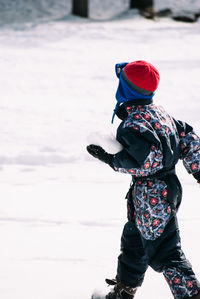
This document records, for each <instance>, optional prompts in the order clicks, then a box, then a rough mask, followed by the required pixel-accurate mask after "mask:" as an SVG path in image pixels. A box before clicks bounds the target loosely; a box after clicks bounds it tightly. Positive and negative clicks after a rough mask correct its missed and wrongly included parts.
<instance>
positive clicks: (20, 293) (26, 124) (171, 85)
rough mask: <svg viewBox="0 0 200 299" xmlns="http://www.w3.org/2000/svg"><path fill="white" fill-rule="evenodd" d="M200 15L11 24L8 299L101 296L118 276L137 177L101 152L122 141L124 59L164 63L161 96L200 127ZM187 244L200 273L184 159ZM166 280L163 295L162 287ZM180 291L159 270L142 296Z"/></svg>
mask: <svg viewBox="0 0 200 299" xmlns="http://www.w3.org/2000/svg"><path fill="white" fill-rule="evenodd" d="M199 33H200V23H199V22H198V23H195V24H186V23H176V22H174V21H172V20H170V19H163V20H159V21H156V22H153V21H150V20H145V19H143V18H141V17H140V16H138V15H137V14H134V12H133V11H130V12H129V13H127V14H125V15H124V16H122V17H120V18H118V19H116V20H113V21H109V22H94V21H89V20H84V19H81V18H77V17H69V18H68V19H67V20H65V21H60V22H51V23H48V24H41V25H38V26H36V27H33V26H31V25H30V24H28V25H26V26H25V27H24V26H22V25H15V26H14V25H13V26H12V27H2V28H1V29H0V44H1V47H0V71H1V75H0V86H1V102H0V136H1V138H0V140H1V146H0V163H1V168H0V170H1V172H0V186H1V197H0V238H1V246H0V265H1V267H0V268H1V270H0V298H1V299H27V298H29V299H57V298H59V299H65V298H70V299H80V298H81V299H89V298H90V295H91V293H92V292H93V290H94V289H95V288H97V289H98V288H99V289H103V290H104V289H105V290H106V291H107V287H105V286H104V278H105V277H113V276H114V275H115V269H116V264H117V256H118V254H119V248H120V236H121V231H122V228H123V225H124V224H125V222H126V202H125V200H124V197H125V194H126V191H127V189H128V187H129V183H130V177H129V176H128V175H122V174H118V173H115V172H114V171H112V169H110V168H109V167H108V166H106V165H104V164H103V163H100V162H98V161H97V160H95V159H93V158H92V157H90V156H89V155H88V154H87V152H86V150H85V147H86V145H87V144H88V143H90V142H98V143H99V144H101V145H103V146H104V147H105V148H106V149H107V150H110V151H112V152H114V151H115V144H114V141H113V140H114V134H115V130H116V128H117V125H118V124H119V122H118V121H117V119H115V124H114V125H113V126H112V125H111V124H110V121H111V116H112V110H113V108H114V106H115V98H114V94H115V90H116V87H117V79H116V78H115V75H114V65H115V63H117V62H122V61H131V60H138V59H144V60H147V61H150V62H152V63H153V64H154V65H155V66H156V67H157V68H158V69H159V70H160V73H161V83H160V88H159V90H158V92H157V95H156V97H155V101H156V102H157V103H159V104H161V105H163V106H164V107H165V108H166V109H167V110H168V111H169V112H170V113H172V114H173V115H174V117H176V118H178V119H182V120H185V121H187V122H189V123H190V124H191V125H193V126H194V128H195V130H196V132H197V133H198V134H200V126H199V113H200V102H199V101H200V98H199V95H200V85H199V78H200V55H199V53H200V34H199ZM177 172H178V174H179V177H180V179H181V182H182V183H183V185H184V198H183V203H182V206H181V209H180V211H179V223H180V227H181V231H182V243H183V248H184V250H185V253H186V255H187V257H188V258H189V259H190V261H191V263H192V264H193V267H194V270H195V272H196V274H197V276H198V277H200V264H199V248H198V246H199V232H200V229H199V224H200V215H199V210H200V188H199V187H198V185H197V184H196V182H195V180H194V179H193V178H192V177H190V176H189V175H187V173H186V170H184V169H183V167H182V165H181V163H180V164H179V165H178V169H177ZM155 290H156V294H155ZM147 295H148V298H152V299H160V298H162V299H169V298H171V297H172V296H171V295H170V291H169V289H168V286H167V284H166V282H165V281H164V278H163V277H162V275H161V274H157V273H155V272H153V271H152V270H151V269H149V270H148V272H147V275H146V278H145V282H144V285H143V288H141V289H140V290H139V292H138V295H137V296H136V298H140V299H144V298H147Z"/></svg>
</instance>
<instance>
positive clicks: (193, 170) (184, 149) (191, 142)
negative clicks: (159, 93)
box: [175, 120, 200, 180]
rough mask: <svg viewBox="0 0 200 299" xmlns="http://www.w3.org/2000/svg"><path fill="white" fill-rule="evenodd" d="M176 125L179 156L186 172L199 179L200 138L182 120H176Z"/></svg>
mask: <svg viewBox="0 0 200 299" xmlns="http://www.w3.org/2000/svg"><path fill="white" fill-rule="evenodd" d="M175 123H176V127H177V130H178V134H179V138H180V153H181V156H180V158H181V159H182V160H183V165H184V167H185V168H186V170H187V171H188V173H190V174H193V176H194V177H195V179H197V180H200V138H199V137H198V136H197V135H196V134H195V132H194V131H193V128H192V127H191V126H190V125H188V124H187V123H184V122H182V121H176V120H175Z"/></svg>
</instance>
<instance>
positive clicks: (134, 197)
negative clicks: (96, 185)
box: [87, 61, 200, 299]
mask: <svg viewBox="0 0 200 299" xmlns="http://www.w3.org/2000/svg"><path fill="white" fill-rule="evenodd" d="M116 75H117V77H118V78H119V86H118V89H117V93H116V99H117V105H116V107H115V110H114V114H113V119H114V116H115V114H116V115H117V116H118V117H119V118H120V119H121V120H122V122H121V124H120V125H119V127H118V130H117V140H118V141H119V142H120V143H121V144H122V145H123V150H121V151H120V152H118V153H116V154H115V155H112V154H109V153H107V152H106V151H105V150H104V149H103V148H101V147H100V146H97V145H93V144H92V145H89V146H88V147H87V150H88V152H89V153H90V154H91V155H92V156H93V157H95V158H98V159H99V160H101V161H103V162H105V163H107V164H109V165H110V166H111V167H112V168H113V169H114V170H115V171H119V172H122V173H128V174H131V175H132V185H131V188H130V190H129V192H128V194H127V206H128V222H127V223H126V224H125V226H124V230H123V233H122V238H121V254H120V256H119V257H118V268H117V276H116V279H107V280H106V282H107V283H108V284H109V285H113V286H114V289H113V290H112V291H111V292H110V293H109V294H108V295H107V296H106V297H105V298H106V299H132V298H133V297H134V295H135V293H136V290H137V288H138V287H140V286H141V285H142V282H143V279H144V275H145V272H146V270H147V268H148V266H149V265H150V266H151V267H152V268H153V269H154V270H155V271H157V272H162V273H163V274H164V277H165V278H166V280H167V282H168V284H169V287H170V289H171V292H172V294H173V296H174V298H176V299H182V298H196V299H200V292H199V291H200V284H199V282H198V280H197V279H196V277H195V274H194V272H193V270H192V267H191V265H190V263H189V262H188V260H187V259H186V257H185V255H184V253H183V251H182V249H181V243H180V236H179V229H178V223H177V217H176V213H177V210H178V207H179V205H180V202H181V197H182V188H181V184H180V182H179V180H178V178H177V176H176V172H175V165H176V164H177V162H178V160H179V159H182V160H183V164H184V166H185V168H186V169H187V171H188V173H190V174H192V175H193V176H194V178H195V179H196V180H197V182H198V183H200V138H199V137H198V136H197V135H196V134H195V133H194V131H193V129H192V127H191V126H189V125H188V124H186V123H184V122H182V121H177V120H175V119H174V118H172V117H171V116H170V115H169V114H168V113H167V112H166V111H165V110H164V109H163V108H162V107H160V106H156V105H155V104H153V96H154V92H155V90H156V89H157V87H158V84H159V80H160V76H159V72H158V70H157V69H156V68H155V67H154V66H153V65H151V64H150V63H148V62H145V61H135V62H131V63H121V64H117V65H116ZM113 119H112V121H113Z"/></svg>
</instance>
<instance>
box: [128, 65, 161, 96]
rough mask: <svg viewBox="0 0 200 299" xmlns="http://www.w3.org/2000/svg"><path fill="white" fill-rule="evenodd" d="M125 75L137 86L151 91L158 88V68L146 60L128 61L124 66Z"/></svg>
mask: <svg viewBox="0 0 200 299" xmlns="http://www.w3.org/2000/svg"><path fill="white" fill-rule="evenodd" d="M124 75H125V76H126V77H127V78H128V80H130V81H131V82H132V83H133V84H135V85H136V86H137V87H139V88H141V89H143V90H146V91H151V92H154V91H155V90H156V89H157V87H158V84H159V81H160V75H159V72H158V70H157V69H156V68H155V67H154V66H153V65H152V64H151V63H149V62H146V61H144V60H138V61H134V62H130V63H128V64H127V65H126V66H125V68H124Z"/></svg>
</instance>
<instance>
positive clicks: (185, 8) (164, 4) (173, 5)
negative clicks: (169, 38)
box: [154, 0, 200, 15]
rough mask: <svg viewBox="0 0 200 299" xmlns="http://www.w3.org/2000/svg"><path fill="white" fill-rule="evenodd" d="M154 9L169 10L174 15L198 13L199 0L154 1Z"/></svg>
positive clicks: (199, 9)
mask: <svg viewBox="0 0 200 299" xmlns="http://www.w3.org/2000/svg"><path fill="white" fill-rule="evenodd" d="M154 7H155V9H158V10H160V9H165V8H170V9H171V10H172V11H173V12H174V14H184V15H185V14H189V13H197V12H200V0H165V1H163V0H154Z"/></svg>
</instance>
